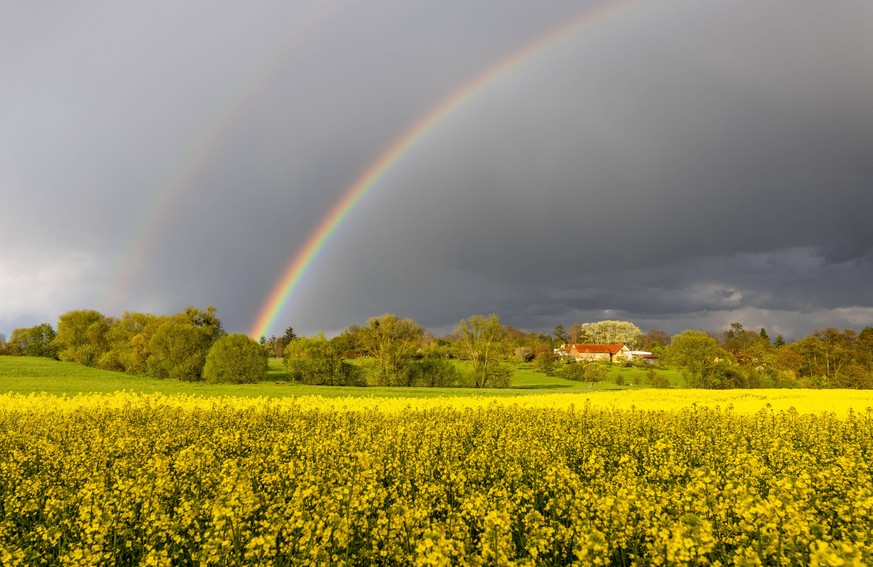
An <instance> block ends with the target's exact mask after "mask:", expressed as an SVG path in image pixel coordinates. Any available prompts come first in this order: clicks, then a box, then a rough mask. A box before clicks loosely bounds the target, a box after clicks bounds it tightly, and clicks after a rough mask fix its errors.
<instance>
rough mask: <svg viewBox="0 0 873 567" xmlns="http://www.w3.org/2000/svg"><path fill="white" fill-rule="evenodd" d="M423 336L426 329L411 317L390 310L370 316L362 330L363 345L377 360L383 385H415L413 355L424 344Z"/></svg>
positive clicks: (380, 380) (380, 382) (379, 377)
mask: <svg viewBox="0 0 873 567" xmlns="http://www.w3.org/2000/svg"><path fill="white" fill-rule="evenodd" d="M423 336H424V329H422V328H421V326H420V325H419V324H418V323H416V322H415V321H413V320H412V319H401V318H399V317H397V316H396V315H394V314H391V313H388V314H385V315H382V316H381V317H374V318H372V319H370V321H369V324H368V326H367V328H366V329H365V330H364V331H363V333H362V337H361V338H362V341H363V345H362V346H363V347H364V350H365V352H366V353H367V354H368V355H369V356H371V357H373V359H374V360H375V361H376V363H377V364H378V367H379V371H378V380H379V384H380V385H382V386H412V385H413V383H414V381H415V375H414V373H413V372H412V363H413V358H412V357H413V356H414V355H415V354H416V352H417V351H418V350H419V349H420V348H421V345H422V340H423Z"/></svg>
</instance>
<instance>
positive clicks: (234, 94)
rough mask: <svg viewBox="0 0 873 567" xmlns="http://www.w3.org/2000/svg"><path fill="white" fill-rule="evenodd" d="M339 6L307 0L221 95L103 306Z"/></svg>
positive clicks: (152, 208) (133, 239)
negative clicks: (241, 119) (247, 113)
mask: <svg viewBox="0 0 873 567" xmlns="http://www.w3.org/2000/svg"><path fill="white" fill-rule="evenodd" d="M338 6H339V4H338V2H337V1H336V0H330V1H328V0H311V1H310V2H308V3H307V4H304V7H303V8H301V9H300V10H299V16H298V17H297V18H296V19H295V20H294V21H293V22H292V24H291V25H290V26H289V29H288V31H287V32H286V33H285V34H284V36H281V37H280V38H279V40H278V42H277V43H276V45H275V46H274V47H272V48H271V49H269V50H267V52H266V54H265V55H263V56H262V57H261V58H260V59H259V60H258V61H257V64H255V65H253V66H252V68H251V69H250V70H249V71H248V73H247V74H246V75H245V77H244V78H243V80H241V81H239V82H238V84H237V86H236V88H235V89H233V90H231V91H230V93H229V94H228V95H226V96H225V97H224V98H223V99H222V100H221V102H220V104H219V105H217V108H216V109H215V110H214V111H213V112H211V113H210V115H209V118H208V119H207V120H206V121H205V122H204V124H203V125H202V126H201V127H200V129H198V130H197V131H196V132H195V134H194V135H193V136H191V142H190V143H189V144H188V146H187V147H186V149H185V151H184V152H183V153H182V156H181V157H180V158H179V159H177V160H176V162H175V164H174V165H173V167H172V169H171V170H170V172H169V174H167V176H166V177H165V178H164V180H163V182H162V183H161V184H160V185H159V186H158V189H157V191H155V196H154V197H153V198H152V199H151V201H150V203H149V205H148V207H146V210H145V212H144V213H143V214H141V215H139V220H138V222H137V223H136V224H135V228H134V230H133V231H132V233H131V236H130V237H129V238H128V240H127V243H126V245H125V246H124V247H123V248H122V252H121V254H120V257H121V261H120V264H119V266H118V267H117V269H116V271H115V274H114V276H113V277H111V278H109V280H108V282H107V286H108V287H107V288H105V291H104V294H103V302H102V303H103V306H102V309H104V310H109V311H113V310H115V309H117V308H118V307H119V306H120V304H121V302H122V300H123V299H124V296H125V295H126V293H127V291H128V289H129V288H130V285H131V282H132V281H133V279H134V277H135V276H136V273H137V269H138V268H139V266H138V265H137V263H138V262H141V261H142V259H143V258H144V257H145V255H146V252H147V251H148V249H149V248H150V247H152V246H153V244H154V242H155V240H156V239H157V236H158V233H159V229H160V227H161V220H162V219H164V218H165V217H166V216H167V214H168V213H169V211H171V210H172V209H173V208H174V207H173V206H174V205H175V203H176V202H177V201H178V200H179V199H180V198H181V197H182V196H183V195H184V193H185V190H186V189H189V188H190V187H191V186H192V182H193V180H194V178H195V176H196V175H197V173H198V172H199V171H201V170H202V169H203V167H204V166H205V164H206V163H207V162H208V160H209V157H210V156H211V155H212V154H213V152H214V151H215V149H216V148H217V147H218V146H219V144H220V143H221V141H222V139H223V138H224V136H225V133H226V131H227V130H228V129H229V128H230V127H231V125H232V124H233V121H234V120H235V119H236V117H237V116H239V114H240V113H241V112H242V110H243V109H244V108H246V107H247V106H248V103H249V102H250V101H251V99H252V98H253V97H254V96H255V95H256V94H257V93H259V92H260V91H262V90H263V89H264V88H265V86H266V85H267V84H268V83H269V81H270V80H271V79H272V78H273V77H274V76H275V75H276V72H277V69H278V67H279V65H281V64H282V62H283V61H284V60H285V58H286V57H287V56H288V54H289V53H290V52H291V51H292V50H293V49H294V47H296V46H297V45H298V44H299V43H301V42H302V41H304V40H306V39H307V38H308V37H309V36H310V35H311V34H312V33H314V30H315V29H316V28H317V24H318V23H319V22H320V21H322V20H324V19H326V18H327V17H329V16H330V15H331V14H332V12H333V11H334V10H336V9H337V8H338Z"/></svg>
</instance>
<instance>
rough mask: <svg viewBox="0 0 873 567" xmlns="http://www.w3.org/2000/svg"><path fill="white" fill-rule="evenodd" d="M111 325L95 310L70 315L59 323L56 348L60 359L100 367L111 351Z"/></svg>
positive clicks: (65, 314) (66, 314) (62, 317)
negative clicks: (109, 337) (109, 340)
mask: <svg viewBox="0 0 873 567" xmlns="http://www.w3.org/2000/svg"><path fill="white" fill-rule="evenodd" d="M109 325H110V321H109V320H107V319H106V317H104V316H103V315H102V314H101V313H99V312H97V311H94V310H92V309H80V310H76V311H68V312H67V313H64V314H63V315H61V317H60V319H59V320H58V333H57V336H55V346H56V347H57V349H58V358H60V359H61V360H66V361H70V362H76V363H79V364H84V365H85V366H96V365H97V361H98V360H100V357H101V356H103V354H104V353H105V352H106V351H107V350H109V343H108V341H107V339H106V333H107V332H108V331H109Z"/></svg>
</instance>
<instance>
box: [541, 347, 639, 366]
mask: <svg viewBox="0 0 873 567" xmlns="http://www.w3.org/2000/svg"><path fill="white" fill-rule="evenodd" d="M557 351H558V355H560V356H561V357H563V358H573V360H575V361H576V362H579V361H582V360H584V361H594V360H602V361H604V362H621V361H624V360H632V355H631V351H630V349H629V348H627V345H624V344H611V345H607V344H583V343H571V344H565V345H561V348H559V349H557Z"/></svg>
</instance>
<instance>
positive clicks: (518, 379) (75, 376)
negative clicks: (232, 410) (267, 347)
mask: <svg viewBox="0 0 873 567" xmlns="http://www.w3.org/2000/svg"><path fill="white" fill-rule="evenodd" d="M647 371H648V370H647V369H642V368H622V367H618V366H615V367H612V368H610V378H609V380H606V381H604V382H599V383H596V384H594V389H596V390H612V389H638V388H641V387H644V386H643V385H645V384H647V381H646V378H645V374H646V373H647ZM658 372H661V373H663V374H665V375H666V376H667V377H668V379H669V380H670V381H671V383H672V384H674V385H677V386H681V385H683V384H684V382H683V381H682V379H681V376H680V375H679V374H678V373H677V372H675V371H668V370H659V371H658ZM619 377H621V378H619ZM637 381H638V382H639V383H640V386H637V385H635V383H636V382H637ZM619 382H623V384H619ZM512 385H513V387H512V388H508V389H481V390H480V389H468V388H399V387H398V388H389V387H384V386H368V387H361V388H348V387H338V386H306V385H302V384H292V383H289V382H288V381H287V379H286V376H285V373H284V370H283V367H282V361H281V360H279V359H270V370H269V372H268V375H267V379H266V380H265V381H263V382H261V383H259V384H208V383H205V382H179V381H177V380H160V379H157V378H150V377H146V376H134V375H130V374H124V373H121V372H109V371H106V370H98V369H96V368H89V367H86V366H81V365H78V364H75V363H72V362H59V361H56V360H50V359H47V358H33V357H24V356H21V357H18V356H0V394H3V393H17V394H31V393H37V392H45V393H49V394H56V395H68V396H72V395H76V394H86V393H108V392H117V391H121V390H127V391H131V392H139V393H162V394H187V395H196V396H244V397H259V396H266V397H286V396H307V395H318V396H330V397H334V396H378V397H431V396H476V395H482V394H488V395H497V396H517V395H525V394H534V393H540V394H542V393H548V392H574V391H587V390H588V384H584V383H579V382H572V381H569V380H564V379H563V378H559V377H555V376H546V375H544V374H542V373H541V372H538V371H537V370H536V369H535V368H534V367H533V366H532V365H528V364H519V365H517V366H516V371H515V375H514V376H513V380H512Z"/></svg>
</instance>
